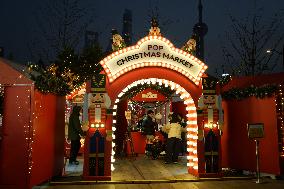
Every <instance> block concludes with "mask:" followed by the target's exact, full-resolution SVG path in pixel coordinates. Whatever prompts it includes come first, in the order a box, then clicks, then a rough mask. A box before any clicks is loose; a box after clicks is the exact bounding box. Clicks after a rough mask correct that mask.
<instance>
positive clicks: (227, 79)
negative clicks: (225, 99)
mask: <svg viewBox="0 0 284 189" xmlns="http://www.w3.org/2000/svg"><path fill="white" fill-rule="evenodd" d="M231 80H232V76H230V75H226V76H223V77H222V78H221V79H220V80H219V81H218V83H219V84H220V86H225V85H226V84H227V83H229V82H230V81H231Z"/></svg>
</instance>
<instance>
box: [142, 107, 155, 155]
mask: <svg viewBox="0 0 284 189" xmlns="http://www.w3.org/2000/svg"><path fill="white" fill-rule="evenodd" d="M154 117H155V114H154V111H153V110H148V112H147V116H146V118H145V119H144V120H143V122H142V127H143V128H144V131H143V132H144V134H145V135H146V149H145V151H146V153H147V152H151V148H152V147H151V146H152V144H153V143H152V142H153V140H154V135H155V125H156V124H155V122H154V121H153V120H154Z"/></svg>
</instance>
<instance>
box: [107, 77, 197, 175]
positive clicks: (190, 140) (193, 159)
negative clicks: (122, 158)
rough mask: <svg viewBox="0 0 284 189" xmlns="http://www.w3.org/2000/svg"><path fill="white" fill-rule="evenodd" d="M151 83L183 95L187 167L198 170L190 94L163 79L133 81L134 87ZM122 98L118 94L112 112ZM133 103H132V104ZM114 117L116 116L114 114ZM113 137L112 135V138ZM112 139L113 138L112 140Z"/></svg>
mask: <svg viewBox="0 0 284 189" xmlns="http://www.w3.org/2000/svg"><path fill="white" fill-rule="evenodd" d="M149 82H151V83H153V84H154V85H155V84H157V83H163V85H168V86H169V87H170V88H173V89H176V93H177V94H179V95H183V96H184V97H185V101H186V110H187V113H188V117H187V131H188V134H187V146H188V147H187V151H188V154H189V155H188V157H187V159H188V163H187V166H188V167H190V168H192V169H194V170H196V169H198V156H197V139H198V126H197V113H196V107H195V104H194V101H193V99H192V98H191V96H190V94H189V93H188V92H187V91H186V90H185V89H184V88H183V87H181V86H180V85H178V84H176V83H174V82H173V81H169V80H165V79H163V80H162V81H161V80H160V79H156V78H149V79H143V80H139V81H135V82H134V83H135V85H136V84H137V83H138V84H139V83H144V84H145V83H149ZM134 83H132V84H130V85H128V86H127V87H126V88H125V90H124V91H125V94H127V93H129V91H130V90H131V89H132V87H133V86H135V85H134ZM122 96H123V94H121V93H120V94H119V95H118V97H117V99H116V100H115V104H114V107H113V109H114V111H117V104H118V102H119V100H120V98H121V97H122ZM132 103H133V102H132ZM165 111H166V109H165V108H164V112H165ZM115 115H116V114H115ZM112 131H113V133H114V132H115V131H116V118H115V117H114V118H113V126H112ZM114 136H115V135H113V137H114ZM113 139H114V138H113ZM112 146H115V143H114V142H113V143H112ZM113 156H114V153H113V154H112V157H111V158H112V163H114V162H115V159H114V157H113ZM112 168H113V169H114V166H113V164H112Z"/></svg>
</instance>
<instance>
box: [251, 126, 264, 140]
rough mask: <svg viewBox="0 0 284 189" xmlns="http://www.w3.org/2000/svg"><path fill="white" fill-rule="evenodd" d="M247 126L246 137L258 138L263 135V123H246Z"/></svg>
mask: <svg viewBox="0 0 284 189" xmlns="http://www.w3.org/2000/svg"><path fill="white" fill-rule="evenodd" d="M247 128H248V137H249V138H250V139H258V138H263V137H264V124H263V123H253V124H247Z"/></svg>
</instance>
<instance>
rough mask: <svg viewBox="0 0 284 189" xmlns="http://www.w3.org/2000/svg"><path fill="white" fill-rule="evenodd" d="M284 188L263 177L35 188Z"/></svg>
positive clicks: (280, 183)
mask: <svg viewBox="0 0 284 189" xmlns="http://www.w3.org/2000/svg"><path fill="white" fill-rule="evenodd" d="M44 188H48V189H78V188H80V189H128V188H129V189H140V188H141V189H284V180H272V179H262V183H261V184H256V183H255V182H254V180H227V181H200V182H176V183H152V184H122V183H121V184H90V185H56V186H39V187H34V189H44Z"/></svg>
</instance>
